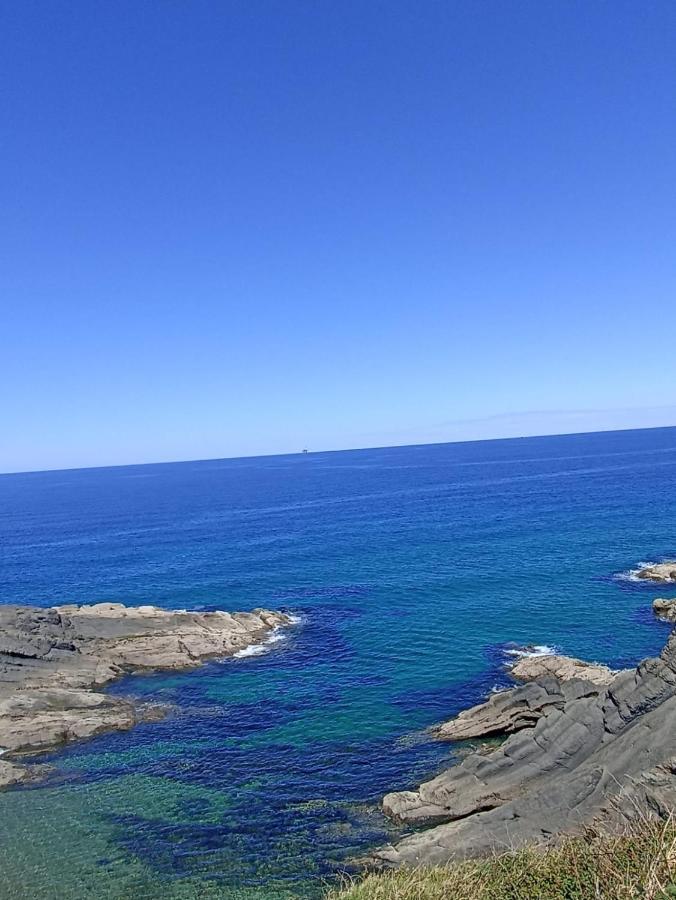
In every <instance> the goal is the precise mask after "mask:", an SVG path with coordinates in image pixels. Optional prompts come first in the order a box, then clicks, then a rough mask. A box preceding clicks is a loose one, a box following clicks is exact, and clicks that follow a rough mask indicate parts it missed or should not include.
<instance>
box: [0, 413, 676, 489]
mask: <svg viewBox="0 0 676 900" xmlns="http://www.w3.org/2000/svg"><path fill="white" fill-rule="evenodd" d="M669 429H676V425H650V426H648V427H646V428H599V429H597V430H594V431H562V432H556V433H554V434H519V435H512V436H510V437H490V438H474V439H472V440H459V441H427V442H421V443H412V444H375V445H373V446H368V447H346V448H343V449H342V450H338V449H332V448H329V449H326V450H305V449H303V450H294V451H291V452H288V453H252V454H244V455H242V456H207V457H204V458H199V459H164V460H149V461H147V462H136V463H111V464H109V465H97V466H66V467H64V468H56V469H23V470H17V471H16V472H0V478H3V477H11V476H12V475H47V474H49V473H52V472H89V471H96V470H97V469H129V468H134V467H138V466H178V465H187V464H188V463H207V462H226V461H228V462H234V461H236V460H240V459H274V458H275V457H283V456H304V455H307V456H316V455H318V454H324V453H359V452H361V451H363V450H395V449H402V450H404V449H406V448H411V449H413V448H416V447H443V446H445V445H448V444H487V443H493V442H495V441H523V440H528V439H537V438H541V439H543V440H544V439H545V438H557V437H577V436H582V435H589V434H623V433H625V432H631V431H668V430H669Z"/></svg>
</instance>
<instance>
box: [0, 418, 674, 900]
mask: <svg viewBox="0 0 676 900" xmlns="http://www.w3.org/2000/svg"><path fill="white" fill-rule="evenodd" d="M675 501H676V429H659V430H651V431H636V432H622V433H612V434H596V435H577V436H566V437H555V438H530V439H522V440H511V441H494V442H481V443H474V444H455V445H436V446H427V447H408V448H391V449H383V450H364V451H351V452H342V453H319V454H309V455H307V456H288V457H268V458H261V459H253V460H252V459H248V460H219V461H209V462H197V463H181V464H171V465H156V466H136V467H133V466H132V467H125V468H111V469H97V470H80V471H69V472H52V473H34V474H27V475H11V476H2V477H0V547H1V551H2V555H1V567H0V602H5V603H10V602H15V603H37V604H41V605H52V604H54V603H57V602H88V603H91V602H98V601H102V600H116V601H122V602H125V603H131V604H134V603H137V604H138V603H155V604H158V605H164V606H166V607H173V608H222V609H250V608H253V607H255V606H267V607H272V608H283V609H287V610H291V611H292V612H294V613H296V614H297V615H298V616H299V618H300V623H299V624H298V625H297V626H295V628H294V629H293V630H292V632H291V633H290V634H289V636H288V637H287V638H286V639H285V640H283V641H280V642H279V643H277V644H275V645H272V646H271V648H270V651H269V652H268V653H266V654H265V655H260V656H250V657H248V658H242V659H234V660H228V661H225V662H223V663H213V664H209V665H207V666H205V667H204V668H203V669H201V670H199V671H195V672H191V673H188V674H181V675H166V674H158V675H154V676H149V677H143V678H138V677H137V678H129V679H126V680H125V681H122V682H120V683H118V684H116V685H115V686H114V688H113V690H114V691H116V692H117V693H121V694H127V695H129V694H132V695H136V696H142V697H145V698H152V699H159V700H165V701H169V702H171V703H172V704H174V706H175V709H176V712H175V713H174V714H173V715H172V716H171V717H170V718H169V719H167V720H166V721H164V722H161V723H158V724H152V725H146V726H142V727H139V728H137V729H136V730H134V731H132V732H130V733H127V734H116V735H108V736H104V737H101V738H98V739H96V740H93V741H91V742H88V743H85V744H81V745H76V746H72V747H70V748H68V749H67V750H65V751H63V752H60V753H58V754H52V755H51V756H50V757H49V760H50V761H51V762H52V763H53V764H54V766H55V770H54V774H53V776H52V777H51V778H50V780H49V781H48V782H47V783H46V784H44V785H42V786H40V787H36V788H30V789H24V790H20V791H15V792H11V793H5V794H4V795H1V796H0V870H1V871H2V876H3V878H2V884H1V885H0V896H2V897H7V898H31V900H32V898H36V900H39V898H44V900H57V898H59V900H61V898H64V900H70V898H72V900H79V898H84V897H91V896H96V897H97V898H98V897H101V898H127V897H128V898H132V897H133V898H174V897H176V898H178V897H181V898H182V897H209V896H223V897H233V898H246V900H248V898H266V897H269V898H284V897H299V896H317V895H319V894H320V893H321V890H322V886H323V884H324V883H325V882H326V880H331V879H332V878H335V877H336V873H338V872H340V871H341V870H342V869H343V868H344V866H345V860H346V859H349V858H350V857H352V856H355V855H359V854H360V853H362V852H364V851H365V850H367V849H368V848H369V847H371V846H373V845H375V844H379V843H382V842H383V841H387V840H391V839H392V838H393V837H396V832H394V831H393V829H391V827H390V826H389V825H388V824H387V822H386V821H385V820H384V819H383V818H382V817H381V815H380V813H379V811H378V801H379V799H380V797H381V796H382V794H383V793H385V792H386V791H387V790H391V789H396V788H406V787H408V786H411V785H413V784H415V783H416V782H418V781H419V780H421V779H422V778H425V777H427V776H429V775H431V774H433V773H434V772H435V771H437V770H438V769H440V768H442V767H443V766H444V765H447V764H448V763H449V762H450V761H452V759H453V754H454V752H455V750H457V748H454V747H452V746H447V745H446V746H443V745H438V744H435V743H434V742H431V741H430V740H429V739H428V738H427V736H426V734H425V728H426V727H427V726H428V725H430V724H432V723H434V722H437V721H439V720H441V719H443V718H445V717H448V716H450V715H452V714H453V713H454V712H455V711H457V710H458V709H459V708H461V707H462V706H465V705H467V704H468V703H472V702H475V701H477V700H478V699H479V698H480V697H482V696H483V695H484V694H485V692H486V691H487V690H490V688H491V687H492V686H493V685H495V684H499V683H503V682H504V680H505V675H504V672H503V669H502V665H503V663H504V652H503V651H504V647H505V643H506V642H509V641H514V642H516V643H518V644H526V643H537V644H547V645H552V646H556V647H558V648H560V649H561V650H562V651H563V652H565V653H569V654H574V655H578V656H582V657H586V658H593V659H598V660H602V661H604V662H607V663H610V664H611V665H623V664H627V663H632V662H634V661H636V660H637V659H638V658H640V657H642V656H645V655H647V654H650V653H654V652H656V651H657V650H659V648H660V647H661V645H662V643H663V642H664V640H665V638H666V634H667V632H668V629H667V628H666V626H664V625H662V624H660V623H658V622H656V621H655V620H654V619H653V617H652V614H651V611H650V604H651V601H652V600H653V599H654V597H655V596H658V595H659V594H660V593H664V591H660V590H659V589H658V590H656V589H655V588H654V587H651V586H650V585H646V584H641V583H636V582H632V581H631V580H628V579H626V578H622V577H617V576H618V574H619V573H622V572H626V571H628V570H629V569H630V568H631V567H632V566H634V565H635V564H636V563H637V562H638V561H640V560H652V559H659V558H663V557H665V556H672V555H676V527H675V526H676V502H675ZM672 594H674V595H676V591H674V592H672Z"/></svg>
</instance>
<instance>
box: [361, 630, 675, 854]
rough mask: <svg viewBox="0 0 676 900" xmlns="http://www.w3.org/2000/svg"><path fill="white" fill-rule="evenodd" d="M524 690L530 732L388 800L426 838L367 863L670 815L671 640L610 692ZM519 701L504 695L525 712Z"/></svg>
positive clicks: (584, 685)
mask: <svg viewBox="0 0 676 900" xmlns="http://www.w3.org/2000/svg"><path fill="white" fill-rule="evenodd" d="M525 687H526V688H531V689H532V688H533V687H540V688H542V692H538V694H537V695H533V696H532V698H531V699H530V702H531V703H533V705H534V708H535V710H536V711H539V715H538V717H537V719H536V721H535V722H534V723H533V724H530V725H527V726H526V727H523V728H520V729H519V730H518V731H516V732H515V733H513V734H511V735H510V736H509V737H508V738H507V739H506V740H505V741H504V743H502V744H501V746H500V747H499V748H498V749H496V750H495V751H494V752H493V753H491V754H489V755H488V756H485V755H482V754H476V753H475V754H471V755H470V756H468V757H466V758H465V759H464V760H463V762H462V763H461V764H460V765H457V766H455V767H453V768H451V769H448V770H447V771H445V772H443V773H442V774H441V775H439V776H438V777H436V778H434V779H432V780H431V781H428V782H426V783H425V784H422V785H421V786H420V787H419V788H418V789H417V790H416V791H402V792H398V793H394V794H388V795H387V797H385V799H384V801H383V807H384V810H385V812H386V813H387V814H389V815H391V816H392V817H394V818H396V819H398V820H400V821H404V822H407V823H416V824H426V823H428V824H429V823H432V824H433V825H434V827H431V828H428V829H427V830H423V831H420V832H417V833H415V834H413V835H410V836H409V837H406V838H404V839H403V840H402V841H400V842H399V843H398V844H397V845H396V846H394V847H384V848H381V849H380V850H379V851H377V852H376V853H375V855H374V861H375V862H377V863H379V864H390V865H399V864H402V863H407V864H411V865H432V864H439V863H445V862H448V861H450V860H457V859H463V858H466V857H472V856H482V855H487V854H491V853H494V852H496V851H500V850H504V848H505V847H511V848H515V849H516V848H518V847H520V846H523V845H524V844H528V843H543V842H549V841H552V840H555V839H556V837H557V836H558V835H561V834H569V833H579V832H580V831H582V830H583V829H584V827H585V826H586V825H588V824H589V823H591V822H592V821H601V822H602V823H603V822H605V823H606V825H607V827H608V828H610V829H616V828H621V827H622V824H623V823H626V820H627V819H628V818H630V817H633V816H636V815H637V814H639V813H641V814H644V815H649V816H650V815H662V814H665V813H668V812H670V811H671V810H673V809H675V808H676V776H675V772H676V760H675V758H674V747H675V746H676V634H672V636H671V637H670V638H669V641H668V643H667V645H666V647H665V648H664V650H663V652H662V654H661V655H660V656H659V657H658V658H656V659H647V660H644V661H643V662H642V663H641V664H640V665H639V666H638V667H637V668H636V669H635V670H627V671H624V672H620V673H619V674H618V675H616V676H615V677H614V679H613V680H612V682H611V683H610V684H608V685H602V684H601V685H599V684H596V685H595V684H592V683H591V682H589V681H583V680H580V679H573V680H570V681H558V686H556V685H554V684H551V683H550V682H546V681H545V680H543V681H542V682H534V683H533V684H531V685H526V686H525ZM524 691H525V688H517V689H515V690H514V691H512V692H510V694H511V695H512V697H511V703H512V704H514V705H515V704H516V703H517V702H518V703H520V704H521V709H522V710H523V709H525V707H526V706H528V705H529V697H530V695H526V694H525V693H524ZM519 692H521V694H520V695H519ZM545 694H546V695H547V697H545ZM550 701H551V702H550ZM492 702H493V703H494V704H495V703H496V702H497V701H492ZM504 702H505V703H508V702H510V701H504ZM489 703H491V701H489ZM459 718H460V717H459ZM507 721H509V720H507ZM517 721H518V718H517ZM456 722H457V720H456Z"/></svg>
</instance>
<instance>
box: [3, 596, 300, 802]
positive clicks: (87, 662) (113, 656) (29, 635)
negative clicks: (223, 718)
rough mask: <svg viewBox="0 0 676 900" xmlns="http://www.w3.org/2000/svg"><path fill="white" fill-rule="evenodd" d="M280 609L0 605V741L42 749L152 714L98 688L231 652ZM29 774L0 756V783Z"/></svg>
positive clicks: (270, 624)
mask: <svg viewBox="0 0 676 900" xmlns="http://www.w3.org/2000/svg"><path fill="white" fill-rule="evenodd" d="M289 623H290V619H289V617H288V616H285V615H284V614H282V613H275V612H269V611H266V610H261V609H258V610H254V612H251V613H227V612H205V613H197V612H172V611H166V610H161V609H157V608H156V607H154V606H140V607H125V606H123V605H122V604H120V603H99V604H96V605H95V606H80V607H78V606H59V607H54V608H51V609H39V608H36V607H27V606H0V748H2V749H3V750H5V751H11V752H14V753H16V752H24V751H36V750H45V749H48V748H50V747H54V746H55V745H58V744H62V743H65V742H67V741H73V740H78V739H80V738H87V737H91V736H93V735H95V734H100V733H101V732H105V731H111V730H117V729H127V728H131V727H132V726H133V725H134V724H135V723H136V722H138V721H141V720H147V719H148V718H157V716H158V715H161V714H162V713H161V711H160V710H159V709H158V708H153V707H147V706H146V707H139V706H137V705H136V704H134V703H132V702H130V701H128V700H125V699H123V698H120V697H113V696H110V695H107V694H104V693H101V692H100V691H99V690H96V689H97V688H100V687H101V686H103V685H104V684H106V683H107V682H109V681H111V680H112V679H114V678H117V677H118V676H120V675H123V674H126V673H132V672H143V671H149V670H153V669H189V668H192V667H194V666H198V665H200V663H202V662H203V661H205V660H207V659H213V658H217V657H226V656H232V655H234V654H235V653H237V652H238V651H240V650H243V649H245V648H246V647H249V646H251V645H252V644H259V643H261V642H263V641H265V639H266V638H267V637H269V635H270V634H271V632H272V631H274V630H275V629H277V628H280V627H282V626H285V625H288V624H289ZM34 774H35V772H34V771H31V770H26V768H25V767H23V766H18V765H17V764H16V763H13V762H9V761H7V760H5V759H4V758H3V759H2V760H0V787H2V786H7V785H10V784H15V783H19V782H21V781H23V780H25V779H26V778H29V777H33V775H34Z"/></svg>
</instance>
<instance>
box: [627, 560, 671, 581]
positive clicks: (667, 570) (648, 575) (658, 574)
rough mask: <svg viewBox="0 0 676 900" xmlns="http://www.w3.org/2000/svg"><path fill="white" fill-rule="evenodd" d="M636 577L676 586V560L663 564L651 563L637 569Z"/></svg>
mask: <svg viewBox="0 0 676 900" xmlns="http://www.w3.org/2000/svg"><path fill="white" fill-rule="evenodd" d="M634 575H635V576H636V578H642V579H645V580H646V581H659V582H662V583H667V584H676V560H673V559H670V560H667V561H666V562H661V563H649V564H648V565H646V566H641V568H640V569H637V570H636V572H634Z"/></svg>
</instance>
